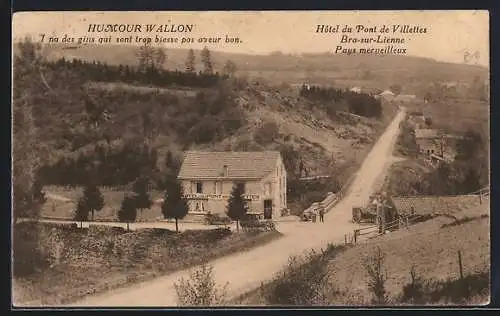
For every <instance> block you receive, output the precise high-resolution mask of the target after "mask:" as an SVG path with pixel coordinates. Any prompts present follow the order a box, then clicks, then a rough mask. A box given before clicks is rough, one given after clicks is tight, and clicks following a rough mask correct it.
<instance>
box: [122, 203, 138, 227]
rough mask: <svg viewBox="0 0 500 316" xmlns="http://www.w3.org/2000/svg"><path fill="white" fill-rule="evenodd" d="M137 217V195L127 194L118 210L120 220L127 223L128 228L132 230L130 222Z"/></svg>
mask: <svg viewBox="0 0 500 316" xmlns="http://www.w3.org/2000/svg"><path fill="white" fill-rule="evenodd" d="M136 218H137V204H136V200H135V197H133V196H125V197H124V198H123V201H122V205H121V207H120V210H119V211H118V220H119V221H120V222H122V223H127V230H130V226H129V225H130V222H134V221H135V219H136Z"/></svg>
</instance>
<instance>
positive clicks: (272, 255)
mask: <svg viewBox="0 0 500 316" xmlns="http://www.w3.org/2000/svg"><path fill="white" fill-rule="evenodd" d="M403 118H404V109H401V111H400V112H399V113H398V114H397V115H396V117H395V118H394V120H393V121H392V122H391V124H390V125H389V126H388V128H387V129H386V131H385V132H384V134H382V136H381V137H380V138H379V140H378V141H377V143H376V144H375V145H374V147H373V149H372V150H371V152H370V153H369V154H368V156H367V157H366V159H365V161H364V162H363V164H362V166H361V168H360V169H359V171H358V173H357V174H356V177H355V179H354V181H353V183H352V185H351V188H350V190H349V192H347V194H346V196H345V198H344V199H343V200H342V201H340V202H339V203H338V204H337V205H336V206H334V207H333V208H332V209H331V210H330V211H329V212H328V213H327V214H326V215H325V222H324V223H316V224H314V223H295V224H294V225H295V226H294V229H293V230H288V231H287V232H286V233H285V236H284V237H282V238H280V239H278V240H276V241H274V242H271V243H269V244H267V245H264V246H262V247H258V248H255V249H251V250H249V251H246V252H241V253H237V254H234V255H230V256H226V257H223V258H219V259H217V260H214V261H212V262H211V264H213V266H214V273H215V280H216V282H217V284H221V285H222V284H225V283H229V284H228V288H227V289H228V293H230V294H231V297H237V296H239V295H241V294H243V293H246V292H248V291H250V290H253V289H255V288H257V287H258V286H260V284H261V282H264V281H266V280H269V279H271V278H272V277H273V276H274V274H275V273H276V272H278V271H279V270H280V269H282V268H283V267H284V266H285V265H286V263H287V260H288V258H289V256H291V255H295V254H301V253H303V252H304V251H306V250H309V249H311V248H321V247H325V246H326V245H327V244H328V243H330V242H336V241H337V242H343V241H344V234H346V233H352V231H353V229H354V228H355V227H357V225H355V224H352V223H350V219H351V216H352V211H351V210H352V207H353V206H357V205H364V204H366V202H367V200H368V197H369V196H370V195H371V194H372V193H373V192H374V191H375V190H376V189H377V187H378V186H379V185H380V184H381V183H382V181H383V179H384V177H385V174H386V171H387V168H388V167H389V166H390V164H391V163H392V161H393V160H392V150H393V146H394V144H395V141H396V139H397V135H398V132H399V123H400V122H401V121H402V119H403ZM189 272H190V270H183V271H179V272H176V273H173V274H169V275H167V276H163V277H160V278H157V279H155V280H152V281H147V282H144V283H140V284H134V285H131V286H128V287H125V288H121V289H117V290H113V291H111V292H108V293H104V294H99V295H96V296H90V297H87V298H85V299H83V300H81V301H79V302H76V303H74V304H71V305H70V306H73V307H77V306H96V307H97V306H98V307H125V306H138V307H165V306H176V305H177V298H176V293H175V289H174V287H173V284H174V283H175V282H176V281H177V280H178V279H179V278H181V277H185V278H186V277H188V276H189Z"/></svg>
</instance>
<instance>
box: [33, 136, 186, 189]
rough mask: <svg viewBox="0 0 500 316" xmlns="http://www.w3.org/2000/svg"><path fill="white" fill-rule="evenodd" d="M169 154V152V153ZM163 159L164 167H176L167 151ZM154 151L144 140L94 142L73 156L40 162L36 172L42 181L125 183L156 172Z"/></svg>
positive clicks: (59, 182) (75, 183)
mask: <svg viewBox="0 0 500 316" xmlns="http://www.w3.org/2000/svg"><path fill="white" fill-rule="evenodd" d="M169 155H170V156H169ZM167 156H169V157H170V158H167V159H166V163H165V168H162V169H167V170H172V171H174V169H176V165H175V164H174V162H173V160H172V158H171V154H170V153H169V154H167ZM157 160H158V153H157V150H156V149H155V148H150V147H148V146H147V145H146V144H134V143H132V142H127V143H125V145H124V146H123V147H121V148H112V149H111V148H109V147H105V146H102V145H96V146H94V148H93V149H92V150H89V151H87V152H81V153H80V154H78V155H77V156H76V157H75V158H72V157H63V158H61V159H60V160H58V161H57V162H56V163H55V164H53V165H44V166H42V167H41V169H40V175H41V178H42V179H43V182H44V184H53V185H69V186H76V185H80V184H85V183H86V181H88V180H89V179H92V181H93V182H94V183H96V184H98V185H105V186H113V185H126V184H129V183H131V182H132V181H134V180H135V179H137V178H139V177H140V176H141V175H148V176H153V175H154V174H155V173H156V172H158V167H157Z"/></svg>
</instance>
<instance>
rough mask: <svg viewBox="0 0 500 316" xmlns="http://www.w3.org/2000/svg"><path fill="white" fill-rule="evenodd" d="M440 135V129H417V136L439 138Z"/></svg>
mask: <svg viewBox="0 0 500 316" xmlns="http://www.w3.org/2000/svg"><path fill="white" fill-rule="evenodd" d="M438 136H439V134H438V131H437V130H435V129H427V128H421V129H416V130H415V137H416V138H437V137H438Z"/></svg>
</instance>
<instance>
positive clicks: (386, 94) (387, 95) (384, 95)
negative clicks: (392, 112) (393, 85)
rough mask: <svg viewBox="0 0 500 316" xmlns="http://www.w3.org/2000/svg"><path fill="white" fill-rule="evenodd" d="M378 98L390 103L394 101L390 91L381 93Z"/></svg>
mask: <svg viewBox="0 0 500 316" xmlns="http://www.w3.org/2000/svg"><path fill="white" fill-rule="evenodd" d="M378 96H379V97H380V98H382V99H384V100H386V101H392V100H394V97H395V96H396V95H395V94H394V93H393V92H392V91H390V90H385V91H383V92H382V93H380V94H379V95H378Z"/></svg>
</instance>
